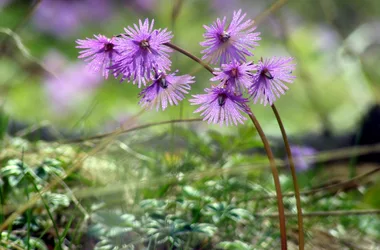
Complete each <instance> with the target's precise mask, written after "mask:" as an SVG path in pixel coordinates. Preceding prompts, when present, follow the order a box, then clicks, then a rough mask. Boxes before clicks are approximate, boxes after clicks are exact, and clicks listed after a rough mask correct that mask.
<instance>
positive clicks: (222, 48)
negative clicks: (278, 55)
mask: <svg viewBox="0 0 380 250" xmlns="http://www.w3.org/2000/svg"><path fill="white" fill-rule="evenodd" d="M245 16H246V14H243V15H241V10H239V11H238V12H236V11H234V14H233V18H232V22H231V23H230V25H229V26H228V27H226V22H227V19H226V17H224V18H223V20H220V19H219V18H218V19H217V20H216V22H214V23H213V24H212V25H211V26H210V27H209V26H206V25H204V26H203V27H204V28H205V29H206V33H205V34H204V35H203V37H204V38H205V39H206V41H204V42H201V43H200V44H201V45H202V46H203V47H207V48H206V49H205V50H203V51H202V53H203V54H204V55H203V57H202V59H204V60H205V59H207V60H209V61H210V62H211V63H213V64H217V63H218V62H220V64H223V63H229V62H230V61H233V60H234V59H235V60H237V61H239V62H245V61H246V59H245V57H246V56H252V55H253V54H252V53H251V52H250V51H249V49H254V47H255V46H258V45H259V44H258V43H257V42H256V41H258V40H260V37H259V35H260V33H259V32H256V33H253V31H254V30H255V29H256V27H254V26H253V23H254V21H252V20H250V19H249V20H247V21H245V22H243V19H244V17H245Z"/></svg>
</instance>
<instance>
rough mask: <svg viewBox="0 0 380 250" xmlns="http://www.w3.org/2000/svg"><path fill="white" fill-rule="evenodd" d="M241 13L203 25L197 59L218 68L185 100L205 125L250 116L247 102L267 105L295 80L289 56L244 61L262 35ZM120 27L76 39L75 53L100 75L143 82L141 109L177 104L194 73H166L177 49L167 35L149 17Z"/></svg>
mask: <svg viewBox="0 0 380 250" xmlns="http://www.w3.org/2000/svg"><path fill="white" fill-rule="evenodd" d="M245 17H246V14H242V12H241V10H239V11H235V12H234V13H233V17H232V20H231V22H230V23H228V22H227V18H226V17H224V18H223V19H219V18H218V19H217V20H216V21H215V22H214V23H213V24H212V25H210V26H206V25H205V26H204V28H205V29H206V32H205V34H204V35H203V36H204V38H205V41H203V42H201V43H200V44H201V46H203V47H205V49H204V50H203V51H202V54H203V57H202V59H203V60H206V61H207V62H209V63H211V64H218V65H219V66H218V68H215V69H214V70H213V75H214V76H213V77H212V78H211V79H210V80H211V81H212V82H215V84H214V85H213V86H212V87H211V88H206V89H205V92H206V93H205V94H199V95H193V98H192V99H190V102H191V104H192V105H200V107H199V108H198V109H196V110H195V112H196V113H198V112H200V113H201V116H203V117H204V120H206V121H208V122H209V123H216V124H220V125H223V124H224V125H227V126H228V125H232V124H235V125H237V124H238V123H243V122H244V120H246V118H245V117H244V115H243V114H244V113H247V114H251V111H250V108H249V107H248V102H249V100H252V101H253V102H254V103H256V102H257V101H260V103H262V104H264V105H267V104H269V105H272V104H273V103H274V102H275V101H276V99H277V98H279V97H280V96H281V95H283V94H284V93H285V91H286V90H287V89H288V87H287V86H286V84H287V83H292V82H293V80H294V78H295V76H293V75H292V72H293V70H294V69H295V64H294V63H292V61H293V58H291V57H279V58H277V57H273V58H267V59H261V60H258V61H257V63H254V62H253V61H249V60H248V58H247V57H249V56H253V53H252V50H253V49H255V47H256V46H258V45H259V44H258V41H259V40H261V38H260V36H259V35H260V33H259V32H255V30H256V27H255V26H254V21H253V20H250V19H248V20H245ZM124 30H125V33H124V34H120V35H118V36H116V37H112V38H107V37H105V36H103V35H98V36H95V38H91V39H90V38H87V39H86V40H77V43H78V46H77V48H79V49H81V50H82V51H81V52H80V56H79V57H80V58H85V60H86V61H88V67H89V68H90V70H92V71H101V72H102V74H103V76H104V77H105V78H107V77H108V75H109V73H111V74H112V75H114V76H115V77H116V78H120V80H121V81H124V80H127V81H131V82H133V83H134V84H135V83H137V85H138V87H139V88H140V87H141V86H145V88H144V89H143V90H142V91H141V92H140V94H139V96H140V98H141V99H140V102H139V103H140V104H141V106H143V107H146V108H148V109H153V108H155V109H156V110H160V109H162V110H165V109H166V108H167V107H168V105H177V104H178V102H179V101H182V100H183V99H184V98H185V94H187V93H188V92H189V90H190V85H191V84H192V83H194V77H192V76H190V75H183V76H176V73H177V71H175V72H174V73H170V72H169V71H170V67H171V60H170V53H171V52H172V48H176V47H175V46H172V45H171V44H170V40H171V39H172V37H173V35H172V33H171V32H170V31H168V30H167V29H155V28H154V20H152V21H151V22H149V20H148V19H145V21H141V20H140V21H139V23H138V25H137V24H134V25H133V27H130V26H128V27H127V28H125V29H124ZM179 51H180V50H179ZM185 54H186V53H185ZM148 83H149V84H148ZM147 85H148V86H147ZM245 94H246V97H244V95H245Z"/></svg>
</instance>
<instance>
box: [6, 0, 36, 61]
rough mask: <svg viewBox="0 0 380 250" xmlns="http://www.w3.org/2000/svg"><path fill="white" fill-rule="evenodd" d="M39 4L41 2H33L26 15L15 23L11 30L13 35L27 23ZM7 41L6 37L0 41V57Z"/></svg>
mask: <svg viewBox="0 0 380 250" xmlns="http://www.w3.org/2000/svg"><path fill="white" fill-rule="evenodd" d="M41 2H42V0H36V1H35V2H34V4H32V5H31V6H30V8H29V9H28V11H27V13H26V14H25V15H24V16H23V18H22V19H21V20H20V22H19V23H17V24H16V26H15V27H14V28H13V30H12V32H13V33H17V31H18V30H19V29H20V28H21V27H22V26H23V25H24V24H25V23H26V22H27V21H28V19H29V18H30V17H31V16H32V14H33V13H34V11H35V10H36V9H37V8H38V6H39V5H40V3H41ZM8 41H9V37H6V38H4V40H3V41H1V44H0V52H1V53H0V55H1V54H5V51H6V46H7V44H8Z"/></svg>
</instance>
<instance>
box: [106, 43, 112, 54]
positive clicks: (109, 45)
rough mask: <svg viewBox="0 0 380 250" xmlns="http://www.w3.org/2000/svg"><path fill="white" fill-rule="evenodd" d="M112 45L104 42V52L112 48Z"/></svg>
mask: <svg viewBox="0 0 380 250" xmlns="http://www.w3.org/2000/svg"><path fill="white" fill-rule="evenodd" d="M113 47H114V45H113V43H106V44H104V50H105V51H106V52H108V51H111V50H113Z"/></svg>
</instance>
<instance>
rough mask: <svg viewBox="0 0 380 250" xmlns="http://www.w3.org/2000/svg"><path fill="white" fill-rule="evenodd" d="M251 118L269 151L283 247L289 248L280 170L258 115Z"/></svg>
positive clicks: (266, 150)
mask: <svg viewBox="0 0 380 250" xmlns="http://www.w3.org/2000/svg"><path fill="white" fill-rule="evenodd" d="M249 118H251V120H252V122H253V124H254V125H255V127H256V130H257V132H258V133H259V135H260V138H261V140H262V142H263V144H264V149H265V152H266V153H267V156H268V159H269V162H270V167H271V170H272V175H273V180H274V186H275V188H276V197H277V207H278V219H279V221H280V233H281V249H287V243H286V222H285V209H284V203H283V201H282V192H281V184H280V178H279V176H278V171H277V168H276V164H275V161H274V156H273V152H272V150H271V148H270V146H269V142H268V139H267V138H266V136H265V134H264V131H263V129H262V128H261V125H260V123H259V121H258V120H257V119H256V117H255V116H254V115H253V114H252V113H251V114H249Z"/></svg>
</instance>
